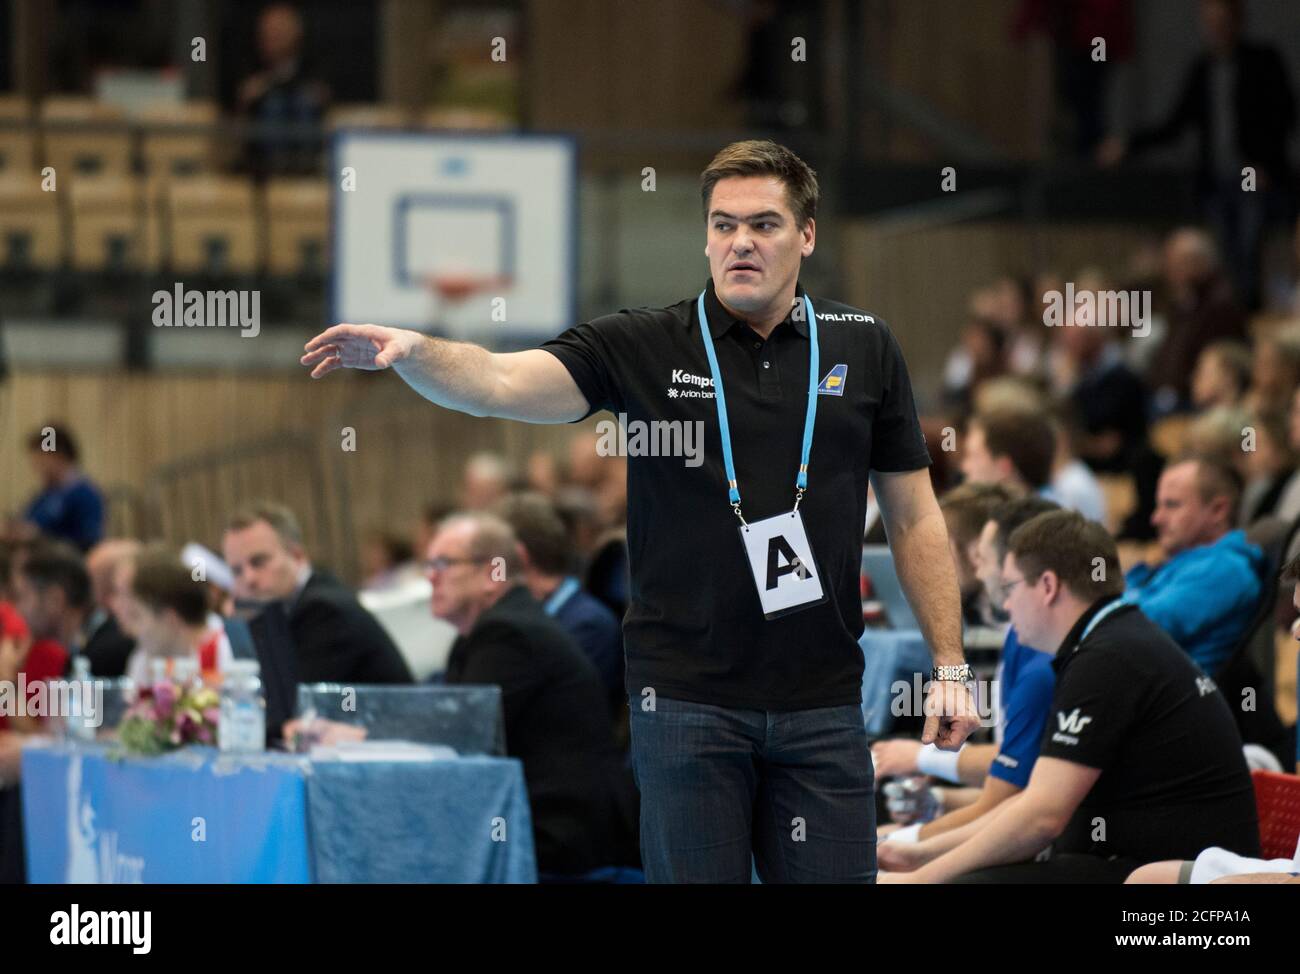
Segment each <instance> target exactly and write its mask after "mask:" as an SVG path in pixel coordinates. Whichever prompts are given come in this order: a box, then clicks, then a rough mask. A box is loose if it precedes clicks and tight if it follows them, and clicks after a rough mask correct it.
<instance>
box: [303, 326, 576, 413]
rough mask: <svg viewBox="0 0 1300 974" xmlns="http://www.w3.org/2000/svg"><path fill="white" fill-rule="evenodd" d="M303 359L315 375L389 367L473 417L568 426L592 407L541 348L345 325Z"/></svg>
mask: <svg viewBox="0 0 1300 974" xmlns="http://www.w3.org/2000/svg"><path fill="white" fill-rule="evenodd" d="M301 361H302V364H303V365H307V366H312V372H311V377H312V378H313V379H319V378H321V377H322V376H325V375H329V373H331V372H333V371H334V370H335V369H364V370H367V371H377V370H380V369H388V368H391V369H392V370H393V371H394V372H396V373H397V374H398V375H400V376H401V377H402V380H403V381H404V382H405V383H406V384H407V385H409V386H410V387H411V388H412V389H414V390H415V391H416V392H418V393H419V394H420V395H422V396H423V397H424V398H425V399H428V400H429V401H430V402H433V403H437V404H438V405H439V406H445V407H446V408H447V409H454V410H457V411H458V412H462V413H469V414H470V415H471V416H498V417H500V418H502V419H521V420H524V421H525V422H529V423H567V422H571V421H573V420H575V419H581V418H582V417H583V416H584V415H586V413H587V411H588V409H589V408H590V407H589V406H588V404H587V399H586V397H585V396H584V395H583V394H582V391H581V390H580V389H579V388H578V385H577V383H576V382H574V381H573V377H572V376H571V375H569V370H568V369H566V368H565V367H564V365H563V364H561V362H560V360H559V359H557V358H556V357H555V356H554V355H552V354H551V353H550V352H547V351H544V350H542V349H540V348H533V349H529V350H528V351H524V352H489V351H488V350H487V349H485V348H482V347H480V346H478V345H473V344H470V343H469V342H456V341H450V340H447V339H443V338H433V337H431V336H428V335H422V334H420V333H419V332H415V331H407V330H405V329H401V328H386V327H384V326H382V325H348V324H342V325H335V326H334V327H332V328H328V329H326V330H325V331H323V332H321V333H320V334H319V335H317V336H316V337H315V338H313V339H312V340H311V341H309V342H308V343H307V345H306V353H305V354H304V355H303V357H302V359H301Z"/></svg>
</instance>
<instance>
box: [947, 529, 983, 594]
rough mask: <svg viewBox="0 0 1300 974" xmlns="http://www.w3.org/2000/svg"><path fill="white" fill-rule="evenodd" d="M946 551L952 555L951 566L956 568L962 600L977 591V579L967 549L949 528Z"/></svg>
mask: <svg viewBox="0 0 1300 974" xmlns="http://www.w3.org/2000/svg"><path fill="white" fill-rule="evenodd" d="M948 553H949V554H950V555H951V556H952V561H953V566H954V567H955V568H956V569H957V587H958V588H959V589H960V590H961V597H962V599H963V601H964V600H965V599H968V598H970V597H971V596H972V595H974V594H975V593H976V592H977V591H979V579H977V578H976V577H975V570H974V568H973V567H972V565H971V562H970V558H969V557H968V551H965V550H963V548H962V545H961V544H960V543H959V542H958V540H957V536H956V535H955V534H954V533H953V532H952V529H951V528H950V529H949V530H948Z"/></svg>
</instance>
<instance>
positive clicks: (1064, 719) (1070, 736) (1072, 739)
mask: <svg viewBox="0 0 1300 974" xmlns="http://www.w3.org/2000/svg"><path fill="white" fill-rule="evenodd" d="M1091 723H1092V718H1091V717H1084V716H1083V715H1082V714H1080V713H1079V708H1078V707H1075V708H1074V710H1072V711H1071V712H1070V714H1069V716H1066V714H1065V712H1064V711H1060V710H1058V711H1057V712H1056V726H1057V727H1059V728H1060V732H1058V733H1056V734H1053V735H1052V740H1053V741H1058V742H1060V743H1061V744H1078V743H1079V738H1078V737H1077V736H1075V735H1078V734H1081V733H1083V729H1084V728H1085V727H1087V726H1088V725H1089V724H1091ZM1067 731H1068V733H1066V732H1067Z"/></svg>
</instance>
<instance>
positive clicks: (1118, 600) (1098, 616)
mask: <svg viewBox="0 0 1300 974" xmlns="http://www.w3.org/2000/svg"><path fill="white" fill-rule="evenodd" d="M1127 604H1128V603H1127V602H1125V601H1123V599H1122V598H1121V597H1120V596H1118V595H1117V596H1115V601H1114V602H1112V603H1111V604H1110V605H1108V606H1106V608H1104V609H1102V610H1101V611H1100V612H1098V613H1097V614H1096V615H1095V616H1093V617H1092V621H1090V622H1089V623H1088V624H1087V625H1086V626H1085V627H1084V629H1083V635H1082V636H1080V637H1079V641H1078V642H1077V643H1075V644H1074V648H1075V649H1076V650H1077V649H1078V648H1079V647H1080V646H1081V645H1083V641H1084V640H1085V639H1087V638H1088V633H1090V632H1092V631H1093V630H1094V629H1096V628H1097V623H1099V622H1101V620H1102V619H1105V618H1106V616H1108V615H1110V614H1111V613H1112V612H1114V611H1115V610H1116V609H1119V608H1123V607H1124V606H1125V605H1127Z"/></svg>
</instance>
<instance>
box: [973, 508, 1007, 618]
mask: <svg viewBox="0 0 1300 974" xmlns="http://www.w3.org/2000/svg"><path fill="white" fill-rule="evenodd" d="M997 541H998V524H997V522H996V521H985V522H984V528H983V530H982V531H980V534H979V537H978V538H976V539H975V557H974V559H972V560H973V561H974V563H975V575H976V577H978V578H979V580H980V584H982V585H983V586H984V591H985V593H987V595H988V597H989V604H991V605H997V606H1001V605H1002V601H1003V599H1004V598H1005V596H1004V594H1003V592H1002V569H1001V566H1000V565H999V564H998V544H997Z"/></svg>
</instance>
